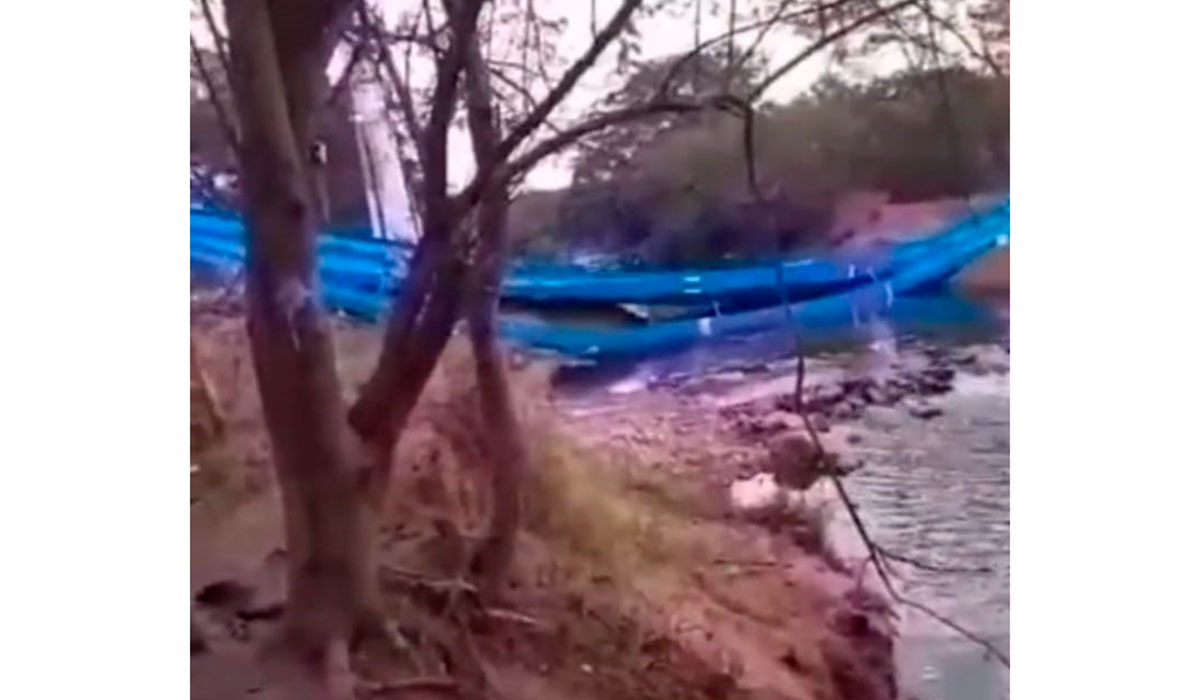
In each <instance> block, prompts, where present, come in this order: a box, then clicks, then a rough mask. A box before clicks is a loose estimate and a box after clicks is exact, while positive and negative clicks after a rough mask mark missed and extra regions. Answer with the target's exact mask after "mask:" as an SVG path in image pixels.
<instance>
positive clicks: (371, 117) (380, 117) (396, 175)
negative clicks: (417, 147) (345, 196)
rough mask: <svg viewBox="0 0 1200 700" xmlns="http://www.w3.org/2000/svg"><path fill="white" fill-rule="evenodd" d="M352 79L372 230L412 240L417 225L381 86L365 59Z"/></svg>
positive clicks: (376, 234) (389, 236) (393, 238)
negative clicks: (412, 213)
mask: <svg viewBox="0 0 1200 700" xmlns="http://www.w3.org/2000/svg"><path fill="white" fill-rule="evenodd" d="M353 80H354V83H353V88H352V91H351V96H352V99H353V104H354V116H355V122H356V125H355V133H356V137H357V139H358V142H359V153H360V157H361V159H362V165H363V174H364V179H365V180H366V181H367V183H366V185H367V202H368V207H369V208H370V210H371V228H372V231H373V233H374V234H375V236H377V237H380V238H387V239H391V240H403V241H408V242H410V243H412V242H415V239H416V236H417V228H416V226H414V225H413V221H412V215H411V212H412V210H411V208H410V207H409V201H408V190H407V188H405V186H404V173H403V171H402V170H401V168H400V154H399V152H398V149H397V144H396V143H395V142H394V141H393V139H392V133H391V129H390V128H389V124H388V121H387V118H388V117H387V111H386V109H385V102H384V96H383V89H382V86H381V85H379V83H378V82H376V80H375V76H374V74H373V72H372V71H371V69H370V66H369V65H368V64H367V63H366V62H361V63H359V65H358V66H356V67H355V70H354V77H353Z"/></svg>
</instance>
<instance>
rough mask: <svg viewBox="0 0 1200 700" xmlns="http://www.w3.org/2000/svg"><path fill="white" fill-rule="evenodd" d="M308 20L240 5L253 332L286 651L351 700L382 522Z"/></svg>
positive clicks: (319, 39) (237, 35) (317, 42)
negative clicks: (346, 401) (365, 492)
mask: <svg viewBox="0 0 1200 700" xmlns="http://www.w3.org/2000/svg"><path fill="white" fill-rule="evenodd" d="M335 4H336V3H335ZM307 9H314V10H315V8H307ZM305 11H306V8H299V7H297V8H292V9H289V11H288V17H287V18H281V17H278V16H272V14H271V12H270V10H269V9H268V6H267V3H266V0H230V2H228V4H227V23H228V26H229V29H230V53H231V59H232V67H233V74H232V76H231V78H232V82H233V88H234V96H235V102H236V105H237V110H238V115H239V118H240V123H241V125H242V130H243V131H242V142H241V149H240V154H239V156H240V164H241V171H242V179H243V182H244V186H245V194H246V200H245V201H246V209H247V212H246V214H247V223H248V231H249V241H248V255H247V269H248V273H249V274H248V280H247V290H246V291H247V327H248V331H249V336H250V346H251V353H252V357H253V362H254V368H255V373H256V375H257V378H258V387H259V394H260V396H261V399H262V407H263V414H264V418H265V422H266V426H267V432H268V435H269V437H270V442H271V449H272V456H273V458H274V463H275V469H276V473H277V476H278V480H279V485H280V491H281V494H282V497H283V504H284V518H285V521H286V522H285V525H286V537H287V552H288V567H289V569H288V574H289V575H288V604H287V617H286V622H285V632H284V638H283V641H284V643H285V647H286V648H287V649H288V650H289V651H292V652H295V653H298V654H300V655H301V657H300V658H303V659H305V660H307V661H308V662H310V663H311V664H312V665H313V667H314V668H313V669H312V670H313V671H315V672H317V673H319V674H321V676H322V677H323V679H324V680H325V681H327V683H326V684H325V687H326V688H327V689H333V688H335V687H336V688H337V690H336V693H338V694H344V693H347V692H349V686H348V685H347V683H348V680H347V678H348V674H347V673H346V672H347V671H348V669H346V668H345V659H346V656H345V654H344V650H345V645H346V644H348V643H349V642H350V640H351V638H352V637H353V635H354V634H355V632H356V629H357V627H358V626H359V624H360V623H361V622H363V621H365V620H367V619H370V618H373V617H374V616H375V614H376V611H377V607H378V591H377V585H378V584H377V579H376V576H375V571H374V566H373V556H372V554H373V545H374V538H373V535H374V529H375V512H374V511H373V509H370V508H367V507H364V505H365V504H364V499H363V498H362V492H361V489H360V488H359V485H360V481H361V479H360V478H359V472H358V471H357V470H356V469H355V466H356V465H355V461H354V460H353V459H352V458H351V448H352V445H351V442H350V440H351V436H350V434H349V431H348V429H347V425H346V420H345V407H344V405H343V402H342V399H341V387H340V385H339V379H338V374H337V368H336V363H335V357H334V347H333V342H332V337H331V333H330V329H329V326H328V324H327V321H326V318H325V315H324V312H323V310H322V309H321V306H320V304H319V302H318V300H317V298H316V293H315V284H314V278H315V274H314V268H315V244H316V228H317V217H316V212H315V209H314V207H313V204H312V201H311V193H312V191H313V190H312V187H311V184H312V180H311V177H312V174H311V172H309V169H308V165H307V162H306V158H305V157H304V155H305V153H306V151H307V145H308V144H309V143H310V142H311V136H312V130H313V129H312V124H313V113H314V109H315V105H316V104H318V102H317V100H316V95H317V93H318V92H319V89H318V88H319V84H320V81H321V80H323V71H324V65H325V63H326V62H327V59H328V54H327V53H326V51H327V46H326V44H327V42H326V41H325V34H326V31H325V30H326V29H327V28H328V26H329V25H330V23H331V22H332V18H328V19H327V20H326V21H324V22H323V23H322V22H321V20H318V19H315V18H312V19H309V18H307V17H306V18H305V20H308V21H312V22H314V23H317V25H318V26H316V27H313V26H307V25H306V26H301V25H302V24H303V23H304V21H305V20H301V19H298V18H297V17H296V15H302V14H304V12H305ZM292 12H295V13H296V15H292V14H291V13H292ZM330 12H333V10H330ZM318 14H319V13H318ZM281 25H282V27H283V29H281ZM339 649H340V650H341V651H340V652H339ZM335 667H336V668H335ZM335 673H336V675H337V679H335V678H334V676H333V674H335ZM331 684H332V685H331Z"/></svg>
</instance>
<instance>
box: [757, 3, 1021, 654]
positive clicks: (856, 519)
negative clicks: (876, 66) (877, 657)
mask: <svg viewBox="0 0 1200 700" xmlns="http://www.w3.org/2000/svg"><path fill="white" fill-rule="evenodd" d="M914 1H915V0H914ZM903 4H911V2H906V3H903ZM892 7H893V8H895V7H898V5H893V6H892ZM743 118H744V119H745V129H744V131H743V149H744V151H745V153H744V156H745V163H746V181H747V186H748V188H749V189H750V193H751V195H752V196H753V197H754V199H755V201H756V202H757V204H758V206H759V207H760V208H763V209H764V210H765V212H766V214H767V225H768V228H769V230H770V231H771V232H772V233H775V232H776V228H775V226H774V223H775V216H774V207H772V206H770V204H769V203H768V202H767V199H766V197H765V195H764V194H763V191H762V186H761V184H760V183H759V180H758V172H757V161H756V158H755V143H754V110H753V109H747V110H746V111H745V113H744V115H743ZM776 241H777V244H778V245H779V247H780V250H779V251H778V255H777V263H776V283H777V284H778V285H779V294H780V300H781V304H782V305H783V310H784V315H785V318H786V321H787V324H788V327H789V328H793V329H794V330H796V385H795V391H794V392H793V395H792V401H793V404H794V410H795V412H796V414H797V415H799V416H800V418H801V420H802V421H803V423H804V429H805V432H807V433H808V438H809V440H810V441H811V442H812V444H813V447H814V448H816V451H817V454H816V461H817V462H818V463H821V462H823V461H824V459H825V456H826V454H827V451H826V450H825V447H824V445H823V444H822V442H821V436H820V435H819V434H818V433H817V430H816V428H815V427H814V426H813V423H812V419H811V417H810V416H809V415H808V411H807V410H805V403H804V376H805V371H804V370H805V368H804V350H803V347H802V345H801V338H800V335H799V330H798V329H797V328H796V327H795V326H794V324H793V319H792V310H791V305H790V303H789V301H788V298H787V289H786V285H785V284H784V278H783V250H782V242H781V241H779V239H778V237H776ZM827 476H828V477H829V478H830V479H832V480H833V483H834V486H835V487H836V490H837V493H838V497H839V498H840V499H841V501H842V504H843V505H845V506H846V511H847V512H848V513H849V514H850V520H851V521H852V522H853V523H854V528H855V530H857V531H858V535H859V537H860V538H861V539H862V541H863V544H864V545H865V546H866V548H867V554H868V561H869V562H870V563H871V564H872V565H873V568H874V569H875V572H876V573H877V574H878V576H879V578H880V580H881V581H882V582H883V585H884V588H885V589H886V590H887V592H888V594H889V595H890V596H891V597H892V599H893V600H895V601H896V602H897V603H899V604H901V605H906V606H908V607H911V608H913V609H914V610H917V611H920V612H923V613H925V614H926V615H928V616H929V617H931V618H933V619H934V620H937V621H938V622H940V623H942V624H943V625H945V626H946V627H949V628H950V629H952V630H954V631H955V632H958V633H959V634H960V635H962V636H963V637H965V638H966V639H969V640H971V641H972V642H975V643H976V644H978V645H980V646H982V647H983V648H984V649H986V650H987V651H988V652H989V653H990V654H991V655H992V656H994V657H995V658H996V659H997V660H999V661H1000V663H1002V664H1003V665H1004V666H1005V667H1006V668H1007V667H1010V664H1009V659H1008V656H1007V655H1006V654H1004V652H1002V651H1000V649H998V648H997V647H996V646H995V645H994V644H992V643H991V642H989V641H988V640H986V639H984V638H983V637H981V636H979V635H978V634H975V633H974V632H972V631H970V630H968V629H966V628H965V627H963V626H962V625H960V624H958V623H957V622H955V621H954V620H951V619H950V618H948V617H946V616H945V615H942V614H941V613H938V612H937V611H935V610H933V609H932V608H930V607H929V606H927V605H925V604H924V603H920V602H918V601H914V600H912V599H909V598H906V597H904V596H902V595H900V593H899V592H898V591H897V590H896V588H895V586H894V585H893V584H892V579H891V577H890V576H889V575H888V567H887V560H886V559H885V555H884V554H883V553H882V551H881V550H880V548H879V547H878V546H877V545H876V544H875V541H874V540H873V539H872V538H871V535H870V533H869V532H868V531H867V527H866V524H864V523H863V521H862V518H861V517H860V516H859V513H858V507H857V506H855V505H854V503H853V501H851V499H850V494H849V493H848V492H847V491H846V486H845V484H844V483H843V482H842V478H841V476H839V475H838V474H837V473H836V472H831V473H829V474H827ZM865 564H866V562H865V561H864V567H865Z"/></svg>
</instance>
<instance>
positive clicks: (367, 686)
mask: <svg viewBox="0 0 1200 700" xmlns="http://www.w3.org/2000/svg"><path fill="white" fill-rule="evenodd" d="M358 687H359V688H360V689H361V690H363V691H365V692H367V693H370V694H372V695H382V694H384V693H399V692H403V691H415V690H434V691H438V690H441V691H446V692H454V691H457V690H458V681H456V680H454V679H453V678H450V677H448V676H421V677H417V678H405V679H403V680H398V681H389V682H387V683H381V682H378V681H362V682H360V683H359V684H358Z"/></svg>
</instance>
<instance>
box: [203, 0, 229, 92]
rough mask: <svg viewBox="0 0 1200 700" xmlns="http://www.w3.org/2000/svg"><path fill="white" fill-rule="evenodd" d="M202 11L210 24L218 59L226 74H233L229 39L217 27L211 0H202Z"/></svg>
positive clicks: (205, 21)
mask: <svg viewBox="0 0 1200 700" xmlns="http://www.w3.org/2000/svg"><path fill="white" fill-rule="evenodd" d="M200 11H201V12H202V13H203V14H204V23H205V24H206V25H207V26H208V32H209V33H210V34H212V38H213V44H214V45H215V46H216V47H217V59H218V60H220V61H221V70H223V71H225V75H226V76H230V75H233V70H232V69H231V68H230V66H231V65H232V64H231V63H230V61H229V48H228V43H229V39H228V38H227V37H225V36H224V35H223V34H221V32H220V30H218V29H217V20H216V18H215V17H214V16H213V11H212V6H211V4H210V3H209V0H200Z"/></svg>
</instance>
